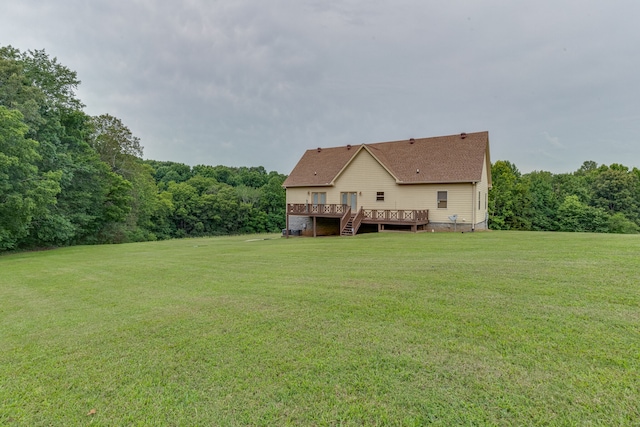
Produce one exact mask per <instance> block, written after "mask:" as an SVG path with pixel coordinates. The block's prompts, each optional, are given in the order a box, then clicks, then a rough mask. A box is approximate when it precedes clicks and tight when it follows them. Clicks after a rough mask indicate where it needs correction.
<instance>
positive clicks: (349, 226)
mask: <svg viewBox="0 0 640 427" xmlns="http://www.w3.org/2000/svg"><path fill="white" fill-rule="evenodd" d="M355 218H356V216H355V215H351V216H350V217H349V219H348V220H347V223H346V224H345V226H344V227H343V228H342V230H341V231H340V235H341V236H353V235H354V234H355V233H354V232H353V221H354V219H355Z"/></svg>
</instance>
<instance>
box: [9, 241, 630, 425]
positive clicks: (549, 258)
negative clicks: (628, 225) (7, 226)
mask: <svg viewBox="0 0 640 427" xmlns="http://www.w3.org/2000/svg"><path fill="white" fill-rule="evenodd" d="M93 410H95V411H93ZM90 412H92V414H89V413H90ZM93 412H95V413H93ZM430 423H432V424H435V425H447V426H448V425H581V426H582V425H639V424H640V238H639V237H638V236H622V235H603V234H564V233H533V232H530V233H526V232H486V233H473V234H471V233H465V234H461V233H457V234H452V233H450V234H445V233H442V234H438V233H436V234H431V233H424V234H401V233H393V234H392V233H385V234H369V235H361V236H356V237H353V238H339V237H335V238H318V239H312V238H292V239H282V238H280V237H278V236H249V237H247V236H242V237H224V238H210V239H188V240H173V241H163V242H151V243H139V244H138V243H137V244H127V245H114V246H92V247H72V248H64V249H58V250H52V251H45V252H33V253H21V254H13V255H8V256H2V257H0V425H9V426H12V425H19V426H38V425H53V426H57V425H65V426H73V425H104V426H115V425H118V426H120V425H122V426H124V425H144V426H147V425H151V426H153V425H157V426H167V425H171V426H195V425H222V426H224V425H230V426H233V425H345V426H348V425H425V424H430Z"/></svg>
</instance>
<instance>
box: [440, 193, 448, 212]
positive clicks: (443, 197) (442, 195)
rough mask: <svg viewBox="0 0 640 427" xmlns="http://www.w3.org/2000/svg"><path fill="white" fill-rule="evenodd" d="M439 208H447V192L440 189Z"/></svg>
mask: <svg viewBox="0 0 640 427" xmlns="http://www.w3.org/2000/svg"><path fill="white" fill-rule="evenodd" d="M438 208H443V209H446V208H447V192H446V191H438Z"/></svg>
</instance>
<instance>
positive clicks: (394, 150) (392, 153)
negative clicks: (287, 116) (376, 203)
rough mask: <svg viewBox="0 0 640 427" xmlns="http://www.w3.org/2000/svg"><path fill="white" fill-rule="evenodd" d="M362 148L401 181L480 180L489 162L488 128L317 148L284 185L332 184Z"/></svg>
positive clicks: (307, 153)
mask: <svg viewBox="0 0 640 427" xmlns="http://www.w3.org/2000/svg"><path fill="white" fill-rule="evenodd" d="M362 149H365V150H367V151H368V152H369V153H370V154H371V155H372V156H373V157H374V158H375V159H376V160H377V161H378V163H380V165H382V167H384V168H385V169H386V170H387V171H388V172H389V173H390V174H391V176H393V177H394V178H395V179H396V182H397V183H398V184H420V183H453V182H479V181H481V180H482V168H483V165H485V164H486V162H490V159H489V133H488V132H476V133H469V134H460V135H449V136H439V137H433V138H420V139H410V140H402V141H391V142H379V143H374V144H362V145H359V146H356V147H353V146H350V145H347V146H346V147H345V146H342V147H334V148H318V149H317V150H307V151H306V152H305V154H304V155H303V156H302V158H301V159H300V161H299V162H298V164H297V165H296V166H295V168H294V169H293V171H292V172H291V174H290V175H289V177H288V178H287V179H286V180H285V182H284V183H283V186H284V187H302V186H328V185H333V182H334V181H335V179H336V178H337V177H338V176H339V175H340V174H341V173H342V171H344V170H345V169H346V168H347V167H348V166H349V163H350V162H351V161H352V160H353V158H354V157H355V155H356V154H357V153H358V152H359V151H360V150H362ZM489 165H490V163H489ZM489 167H490V166H489ZM489 170H490V169H489ZM489 179H490V178H489ZM489 185H490V181H489Z"/></svg>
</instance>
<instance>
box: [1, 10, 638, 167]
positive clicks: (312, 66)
mask: <svg viewBox="0 0 640 427" xmlns="http://www.w3.org/2000/svg"><path fill="white" fill-rule="evenodd" d="M4 8H5V9H6V10H5V11H4V13H2V14H0V43H2V44H11V45H13V46H15V47H18V48H20V49H22V50H26V49H39V48H46V49H47V51H48V52H49V53H50V54H51V55H53V56H57V57H58V58H59V60H60V61H61V62H62V63H64V64H65V65H67V66H69V67H70V68H72V69H74V70H76V71H78V75H79V77H80V78H81V79H82V80H83V84H82V86H81V88H80V90H79V96H80V97H81V99H82V100H83V101H84V103H85V104H87V112H88V113H89V114H101V113H104V112H108V113H110V114H113V115H116V116H118V117H119V118H120V119H122V120H123V121H124V123H125V124H127V125H128V126H129V127H130V128H131V129H132V131H133V132H134V133H135V134H136V135H138V136H139V137H140V138H141V139H142V142H143V144H144V146H145V156H146V157H149V158H153V159H157V160H174V161H180V162H185V163H189V164H192V165H195V164H200V163H205V164H214V165H215V164H225V165H263V166H265V167H266V168H267V169H273V170H278V171H280V172H283V173H288V172H289V171H290V170H291V168H292V167H293V166H294V164H295V162H296V161H297V159H298V158H299V157H300V155H301V154H302V152H303V151H304V150H305V149H307V148H313V147H317V146H333V145H340V144H347V143H351V144H358V143H362V142H376V141H385V140H395V139H401V138H408V137H412V136H413V137H424V136H435V135H444V134H451V133H457V132H462V131H466V132H472V131H479V130H488V131H489V132H490V137H491V145H492V158H493V160H494V161H495V160H498V159H506V160H510V161H512V162H514V163H515V164H516V165H517V166H518V167H519V168H520V170H522V171H529V170H534V169H536V170H541V169H544V170H551V171H554V172H566V171H572V170H575V169H577V168H578V167H579V166H580V164H581V163H582V162H583V161H584V160H595V161H597V162H599V163H613V162H619V163H624V164H627V165H629V166H640V144H638V143H637V142H638V140H639V136H640V125H639V123H640V122H639V121H638V118H639V116H640V111H639V110H640V108H639V107H638V104H637V101H636V100H637V99H638V95H639V92H640V89H639V88H638V85H637V84H636V80H637V77H636V76H637V75H638V72H639V71H640V59H638V55H637V52H636V51H637V48H636V47H635V45H636V40H637V36H638V30H637V29H636V25H635V22H633V19H634V16H637V15H638V12H640V4H637V3H635V2H631V1H613V2H607V3H604V2H600V1H595V0H586V1H580V2H578V1H570V0H560V1H555V2H546V1H542V2H535V3H531V2H529V3H523V2H506V1H498V0H488V1H484V2H474V1H470V0H468V1H461V2H453V3H451V4H447V3H441V2H434V1H417V0H400V1H397V2H393V3H390V2H382V1H366V2H365V1H363V0H350V1H341V2H325V1H319V0H308V1H294V0H274V1H271V2H268V3H264V2H257V1H251V0H235V1H233V2H228V1H198V0H191V1H184V2H179V3H176V2H172V1H152V0H146V1H143V0H138V1H126V2H125V1H108V2H107V1H102V0H99V1H93V2H84V1H79V0H61V1H59V2H56V3H53V2H51V4H50V5H48V4H47V3H46V2H42V1H36V0H25V1H22V2H12V3H10V4H8V5H5V6H4Z"/></svg>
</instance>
